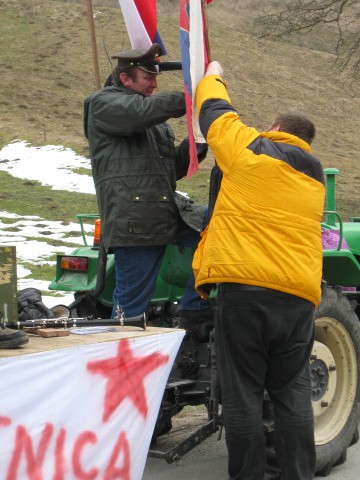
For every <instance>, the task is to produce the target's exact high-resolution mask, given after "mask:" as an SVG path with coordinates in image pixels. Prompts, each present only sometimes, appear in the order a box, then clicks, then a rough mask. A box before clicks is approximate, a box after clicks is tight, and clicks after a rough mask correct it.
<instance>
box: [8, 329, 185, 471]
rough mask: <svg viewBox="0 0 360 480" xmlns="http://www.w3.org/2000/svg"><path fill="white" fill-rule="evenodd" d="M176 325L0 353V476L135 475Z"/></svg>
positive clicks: (173, 348)
mask: <svg viewBox="0 0 360 480" xmlns="http://www.w3.org/2000/svg"><path fill="white" fill-rule="evenodd" d="M183 336H184V331H182V330H180V331H178V332H177V331H171V332H169V333H161V334H156V335H151V336H146V337H137V338H131V339H123V340H120V341H116V342H104V343H96V344H90V345H80V346H77V347H71V348H64V349H61V350H52V351H48V352H43V353H36V354H31V355H19V356H17V357H11V358H1V359H0V479H1V480H71V479H81V480H95V479H96V480H97V479H102V480H113V479H120V480H140V479H141V478H142V475H143V471H144V467H145V462H146V457H147V452H148V449H149V445H150V441H151V437H152V433H153V429H154V426H155V422H156V418H157V414H158V411H159V407H160V403H161V399H162V396H163V392H164V389H165V386H166V381H167V379H168V376H169V373H170V370H171V367H172V365H173V362H174V360H175V356H176V353H177V351H178V349H179V346H180V343H181V341H182V338H183Z"/></svg>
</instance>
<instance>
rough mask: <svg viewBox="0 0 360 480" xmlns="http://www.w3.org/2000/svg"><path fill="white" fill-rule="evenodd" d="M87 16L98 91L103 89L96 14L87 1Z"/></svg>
mask: <svg viewBox="0 0 360 480" xmlns="http://www.w3.org/2000/svg"><path fill="white" fill-rule="evenodd" d="M87 16H88V22H89V27H90V36H91V48H92V54H93V64H94V76H95V85H96V89H97V90H100V89H101V82H100V72H99V62H98V55H97V48H96V36H95V24H94V14H93V8H92V0H87Z"/></svg>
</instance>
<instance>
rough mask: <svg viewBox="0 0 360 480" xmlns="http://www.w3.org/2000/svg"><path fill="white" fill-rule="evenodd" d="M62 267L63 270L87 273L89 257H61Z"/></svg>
mask: <svg viewBox="0 0 360 480" xmlns="http://www.w3.org/2000/svg"><path fill="white" fill-rule="evenodd" d="M60 266H61V268H62V269H63V270H73V271H77V272H87V270H88V258H87V257H61V261H60Z"/></svg>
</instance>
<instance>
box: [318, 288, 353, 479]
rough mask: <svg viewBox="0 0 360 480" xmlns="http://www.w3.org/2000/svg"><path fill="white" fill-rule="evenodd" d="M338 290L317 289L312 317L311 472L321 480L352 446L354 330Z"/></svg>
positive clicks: (349, 308) (350, 310)
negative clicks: (314, 459)
mask: <svg viewBox="0 0 360 480" xmlns="http://www.w3.org/2000/svg"><path fill="white" fill-rule="evenodd" d="M353 307H354V308H355V306H352V305H351V304H350V302H349V301H348V299H347V298H346V297H345V296H344V295H343V294H342V291H341V288H335V289H332V288H330V287H328V286H324V288H323V297H322V300H321V303H320V305H319V306H318V308H317V310H316V312H315V344H314V348H313V351H312V355H311V359H310V366H311V379H312V388H313V408H314V417H315V444H316V456H317V463H316V471H317V474H318V475H322V476H326V475H328V474H329V473H330V471H331V468H332V467H333V466H335V465H340V464H341V463H344V462H345V460H346V451H347V448H348V447H349V446H351V445H353V444H354V443H356V442H357V440H358V425H359V419H360V324H359V318H358V317H357V315H356V314H355V312H354V308H353Z"/></svg>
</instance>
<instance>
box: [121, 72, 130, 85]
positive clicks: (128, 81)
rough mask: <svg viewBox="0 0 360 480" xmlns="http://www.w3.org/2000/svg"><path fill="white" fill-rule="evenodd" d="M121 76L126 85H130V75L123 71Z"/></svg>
mask: <svg viewBox="0 0 360 480" xmlns="http://www.w3.org/2000/svg"><path fill="white" fill-rule="evenodd" d="M119 78H120V81H121V83H122V84H123V85H124V87H129V86H130V77H129V75H127V74H126V73H125V72H121V73H120V75H119Z"/></svg>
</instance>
